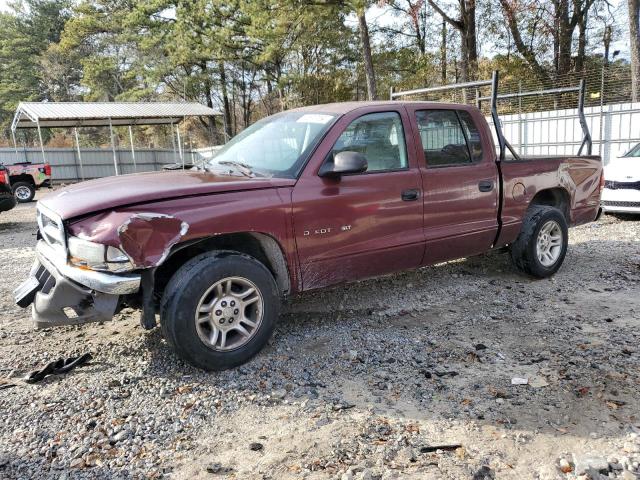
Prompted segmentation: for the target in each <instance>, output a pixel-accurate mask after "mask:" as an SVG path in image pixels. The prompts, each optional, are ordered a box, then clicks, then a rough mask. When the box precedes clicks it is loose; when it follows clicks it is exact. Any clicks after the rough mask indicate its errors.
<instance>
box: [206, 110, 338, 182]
mask: <svg viewBox="0 0 640 480" xmlns="http://www.w3.org/2000/svg"><path fill="white" fill-rule="evenodd" d="M335 118H336V115H332V114H326V113H305V112H283V113H278V114H276V115H272V116H270V117H267V118H264V119H262V120H260V121H259V122H256V123H254V124H253V125H251V126H250V127H248V128H247V129H245V130H244V131H243V132H241V133H240V134H238V135H236V136H235V137H234V138H232V139H231V141H229V143H227V144H226V145H225V146H224V147H222V148H221V149H220V151H219V152H218V153H217V154H216V155H215V156H214V157H213V158H212V159H211V160H210V161H209V162H208V165H207V166H208V168H209V169H212V170H216V171H229V170H231V171H232V172H233V173H234V174H240V175H247V176H254V175H255V176H269V177H280V178H295V177H297V175H298V173H299V170H300V169H301V168H302V166H303V164H304V162H305V161H306V159H307V156H308V155H309V154H310V153H311V152H312V151H313V149H314V147H315V146H316V144H317V143H318V141H319V140H320V139H321V138H322V136H323V135H324V133H325V132H326V131H327V130H328V128H329V127H330V126H331V124H332V123H333V121H334V120H335Z"/></svg>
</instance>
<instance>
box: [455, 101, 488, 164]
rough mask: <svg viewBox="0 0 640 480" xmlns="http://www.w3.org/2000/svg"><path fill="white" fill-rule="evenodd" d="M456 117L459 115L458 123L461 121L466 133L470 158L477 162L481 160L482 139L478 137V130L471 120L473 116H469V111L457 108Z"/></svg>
mask: <svg viewBox="0 0 640 480" xmlns="http://www.w3.org/2000/svg"><path fill="white" fill-rule="evenodd" d="M458 117H460V123H462V128H464V133H465V134H466V135H467V142H468V143H469V151H470V152H471V160H473V161H474V162H479V161H480V160H482V140H481V139H480V131H479V130H478V127H476V124H475V123H474V122H473V118H471V114H470V113H469V112H467V111H464V110H459V111H458Z"/></svg>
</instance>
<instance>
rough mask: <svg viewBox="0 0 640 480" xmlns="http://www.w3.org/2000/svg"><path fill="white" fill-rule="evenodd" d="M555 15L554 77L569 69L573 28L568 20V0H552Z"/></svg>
mask: <svg viewBox="0 0 640 480" xmlns="http://www.w3.org/2000/svg"><path fill="white" fill-rule="evenodd" d="M554 6H555V12H554V15H555V17H556V29H555V42H554V45H555V53H556V78H558V77H561V76H563V75H566V74H567V73H569V71H570V70H571V37H572V36H573V29H572V28H571V25H570V22H569V2H568V0H556V1H555V2H554Z"/></svg>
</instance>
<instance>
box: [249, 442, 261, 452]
mask: <svg viewBox="0 0 640 480" xmlns="http://www.w3.org/2000/svg"><path fill="white" fill-rule="evenodd" d="M263 448H264V445H262V444H261V443H260V442H252V443H250V444H249V450H251V451H252V452H258V451H260V450H262V449H263Z"/></svg>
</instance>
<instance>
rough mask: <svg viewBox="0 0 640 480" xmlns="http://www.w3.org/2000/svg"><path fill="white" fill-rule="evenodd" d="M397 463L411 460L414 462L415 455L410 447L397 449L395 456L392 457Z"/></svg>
mask: <svg viewBox="0 0 640 480" xmlns="http://www.w3.org/2000/svg"><path fill="white" fill-rule="evenodd" d="M394 460H395V461H396V462H397V463H401V464H404V465H406V464H408V463H411V462H415V460H416V456H415V453H414V451H413V449H412V448H411V447H405V448H401V449H400V450H398V453H397V454H396V457H395V459H394Z"/></svg>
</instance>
